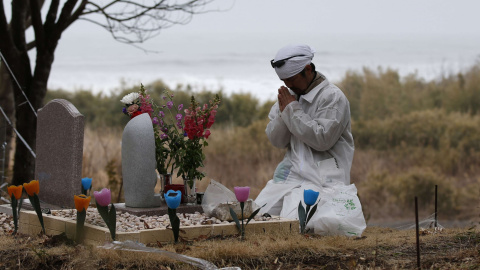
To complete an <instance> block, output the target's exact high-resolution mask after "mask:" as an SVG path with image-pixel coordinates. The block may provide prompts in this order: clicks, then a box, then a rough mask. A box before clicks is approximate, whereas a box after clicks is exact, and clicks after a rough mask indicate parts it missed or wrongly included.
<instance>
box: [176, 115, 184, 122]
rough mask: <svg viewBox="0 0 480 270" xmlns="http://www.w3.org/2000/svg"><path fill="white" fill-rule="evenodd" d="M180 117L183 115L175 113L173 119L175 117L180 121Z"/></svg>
mask: <svg viewBox="0 0 480 270" xmlns="http://www.w3.org/2000/svg"><path fill="white" fill-rule="evenodd" d="M182 117H183V115H181V114H177V115H176V116H175V119H177V121H180V120H182Z"/></svg>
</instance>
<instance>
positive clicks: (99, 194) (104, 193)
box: [93, 188, 112, 206]
mask: <svg viewBox="0 0 480 270" xmlns="http://www.w3.org/2000/svg"><path fill="white" fill-rule="evenodd" d="M93 196H94V197H95V201H96V202H97V203H98V205H100V206H108V205H109V204H110V202H111V200H112V193H111V192H110V189H108V188H103V189H102V190H101V191H94V192H93Z"/></svg>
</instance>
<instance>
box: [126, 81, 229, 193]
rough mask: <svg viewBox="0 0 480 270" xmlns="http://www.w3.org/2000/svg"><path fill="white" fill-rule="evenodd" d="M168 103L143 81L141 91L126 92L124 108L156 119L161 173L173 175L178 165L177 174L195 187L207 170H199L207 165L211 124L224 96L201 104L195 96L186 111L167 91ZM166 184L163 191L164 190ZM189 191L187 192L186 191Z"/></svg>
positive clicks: (153, 119)
mask: <svg viewBox="0 0 480 270" xmlns="http://www.w3.org/2000/svg"><path fill="white" fill-rule="evenodd" d="M164 93H165V95H164V96H163V100H164V102H165V103H164V104H163V105H158V104H157V103H155V102H154V101H153V99H152V98H151V97H150V95H148V94H147V93H146V91H145V88H144V87H143V85H141V88H140V91H139V92H134V93H130V94H128V95H126V96H125V97H123V99H122V100H121V102H122V103H124V104H125V107H124V108H123V112H124V113H125V114H126V115H128V116H130V118H134V117H135V116H137V115H139V114H142V113H148V114H149V115H150V117H151V119H152V123H153V128H154V134H155V157H156V164H157V165H156V167H157V171H158V173H159V174H160V175H162V176H166V175H173V171H174V170H175V169H178V171H177V176H182V178H183V179H184V180H186V183H187V185H188V187H185V189H188V188H189V189H191V190H193V192H194V191H195V189H194V187H193V185H194V181H195V179H197V180H201V179H202V178H203V177H205V174H204V173H203V172H201V171H199V170H198V168H200V167H203V166H204V165H203V160H204V159H205V155H204V154H203V151H202V150H203V147H205V146H207V145H208V143H207V141H206V140H207V138H208V137H209V136H210V134H211V132H210V128H211V126H212V125H213V123H214V122H215V115H216V113H217V108H218V105H219V103H220V97H219V96H218V95H216V96H215V99H214V100H213V101H210V104H204V105H203V106H202V107H200V106H199V104H198V102H196V100H195V98H194V97H193V96H192V98H191V104H190V107H189V109H186V110H184V111H185V117H184V116H183V114H182V109H183V104H180V105H178V106H175V104H174V102H173V97H174V95H173V94H171V93H170V92H168V91H167V90H165V91H164ZM163 191H164V189H163V185H162V193H163ZM184 195H185V194H184Z"/></svg>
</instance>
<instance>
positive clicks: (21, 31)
mask: <svg viewBox="0 0 480 270" xmlns="http://www.w3.org/2000/svg"><path fill="white" fill-rule="evenodd" d="M28 8H29V5H28V3H25V1H20V0H13V1H12V20H11V23H10V28H11V33H12V40H13V43H14V44H15V47H16V48H17V49H20V50H22V49H23V48H22V47H23V46H24V44H25V29H26V27H25V22H26V18H27V13H28Z"/></svg>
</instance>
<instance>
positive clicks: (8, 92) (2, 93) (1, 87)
mask: <svg viewBox="0 0 480 270" xmlns="http://www.w3.org/2000/svg"><path fill="white" fill-rule="evenodd" d="M12 87H13V84H12V83H11V80H10V75H9V73H8V69H7V67H6V65H4V64H0V106H1V107H2V109H3V111H4V112H5V114H6V115H7V117H8V118H9V119H10V121H11V122H12V123H15V107H14V104H15V103H14V100H13V88H12ZM0 117H3V115H2V116H0ZM4 130H5V142H6V143H7V144H6V145H5V160H4V166H5V167H4V168H5V170H4V176H5V177H8V173H7V172H8V170H9V163H10V152H11V150H12V142H13V141H12V137H13V128H12V127H10V126H9V125H8V123H7V121H5V127H0V131H1V132H4ZM2 143H3V142H0V144H2ZM0 182H2V181H1V180H0Z"/></svg>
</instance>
